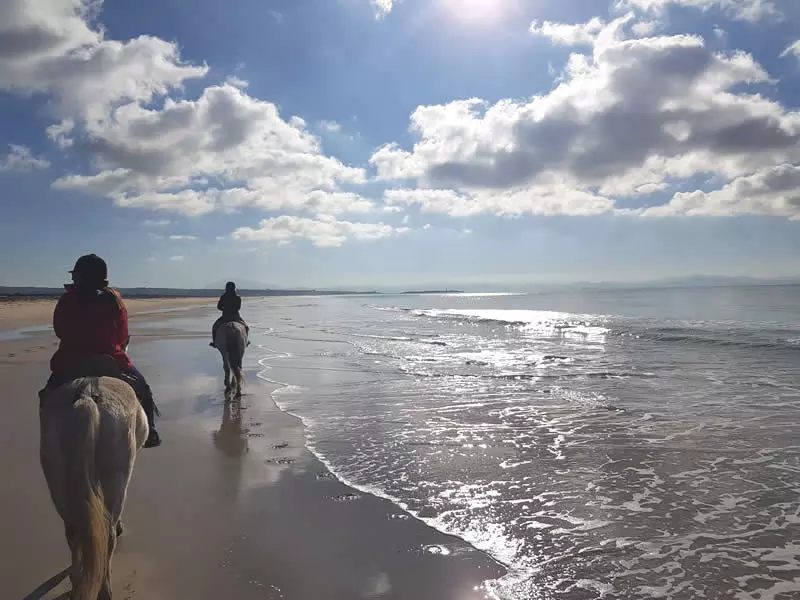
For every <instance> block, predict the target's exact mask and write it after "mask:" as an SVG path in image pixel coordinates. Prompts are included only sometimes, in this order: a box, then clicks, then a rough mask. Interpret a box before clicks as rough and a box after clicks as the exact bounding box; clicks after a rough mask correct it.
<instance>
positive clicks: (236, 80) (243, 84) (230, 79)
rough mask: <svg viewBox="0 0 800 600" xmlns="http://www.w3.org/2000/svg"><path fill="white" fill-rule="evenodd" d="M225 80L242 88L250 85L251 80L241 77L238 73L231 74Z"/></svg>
mask: <svg viewBox="0 0 800 600" xmlns="http://www.w3.org/2000/svg"><path fill="white" fill-rule="evenodd" d="M225 82H226V83H228V84H229V85H232V86H233V87H237V88H239V89H241V90H243V89H245V88H246V87H248V86H249V85H250V82H249V81H247V80H246V79H242V78H241V77H237V76H236V75H231V76H230V77H228V78H227V79H226V80H225Z"/></svg>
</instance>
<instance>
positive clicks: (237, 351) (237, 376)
mask: <svg viewBox="0 0 800 600" xmlns="http://www.w3.org/2000/svg"><path fill="white" fill-rule="evenodd" d="M229 336H230V337H229V342H228V363H229V364H230V366H231V370H232V371H233V382H234V384H235V388H236V390H238V391H239V392H241V390H242V385H244V369H243V368H242V363H243V362H244V349H245V346H246V345H247V339H246V335H245V334H244V332H243V331H242V328H239V327H232V328H231V330H230V332H229Z"/></svg>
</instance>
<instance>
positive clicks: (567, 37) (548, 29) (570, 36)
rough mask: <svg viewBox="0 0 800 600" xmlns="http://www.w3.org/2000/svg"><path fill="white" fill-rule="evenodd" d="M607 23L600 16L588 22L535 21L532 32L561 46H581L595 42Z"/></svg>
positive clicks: (531, 27) (531, 28)
mask: <svg viewBox="0 0 800 600" xmlns="http://www.w3.org/2000/svg"><path fill="white" fill-rule="evenodd" d="M605 27H606V24H605V23H604V22H603V21H602V20H601V19H599V18H598V17H595V18H593V19H592V20H591V21H589V22H588V23H581V24H574V25H573V24H566V23H554V22H552V21H544V22H542V23H540V22H539V21H534V22H533V23H531V26H530V32H531V33H532V34H534V35H538V36H541V37H546V38H549V39H550V40H552V42H553V43H554V44H558V45H561V46H580V45H589V46H590V45H592V44H594V42H595V40H596V39H597V36H598V35H599V34H600V32H601V31H603V30H604V29H605Z"/></svg>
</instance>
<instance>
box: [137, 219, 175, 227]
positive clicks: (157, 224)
mask: <svg viewBox="0 0 800 600" xmlns="http://www.w3.org/2000/svg"><path fill="white" fill-rule="evenodd" d="M171 224H172V221H169V220H167V219H160V220H157V221H156V220H152V219H147V220H145V221H143V222H142V225H145V226H146V227H166V226H167V225H171Z"/></svg>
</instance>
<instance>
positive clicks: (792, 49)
mask: <svg viewBox="0 0 800 600" xmlns="http://www.w3.org/2000/svg"><path fill="white" fill-rule="evenodd" d="M786 56H797V57H798V58H800V40H797V41H796V42H795V43H794V44H791V45H790V46H789V47H788V48H786V50H784V51H783V52H781V57H786Z"/></svg>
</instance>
